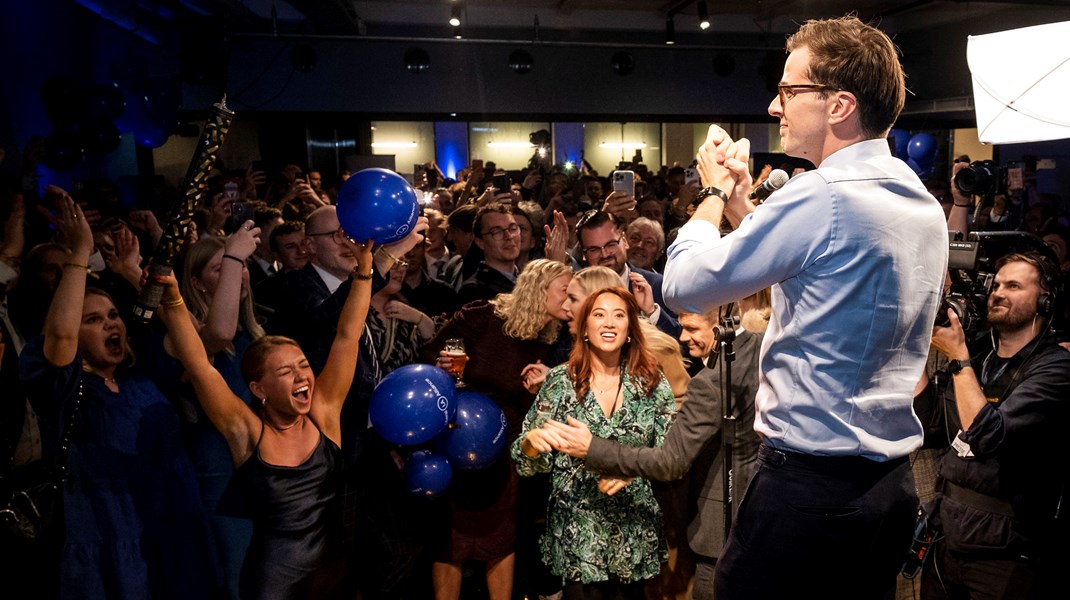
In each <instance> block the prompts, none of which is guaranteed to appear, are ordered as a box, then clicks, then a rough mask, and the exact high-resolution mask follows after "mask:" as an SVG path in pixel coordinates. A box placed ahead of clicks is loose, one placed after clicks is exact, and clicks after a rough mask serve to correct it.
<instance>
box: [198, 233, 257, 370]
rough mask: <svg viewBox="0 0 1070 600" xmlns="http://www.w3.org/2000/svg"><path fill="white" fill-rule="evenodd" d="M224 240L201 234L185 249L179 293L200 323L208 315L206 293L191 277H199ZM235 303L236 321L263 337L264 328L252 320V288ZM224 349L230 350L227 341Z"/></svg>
mask: <svg viewBox="0 0 1070 600" xmlns="http://www.w3.org/2000/svg"><path fill="white" fill-rule="evenodd" d="M224 247H225V244H224V242H223V240H222V239H221V238H218V237H215V236H208V237H203V238H201V239H200V240H198V241H197V243H196V244H193V246H191V247H190V249H189V250H188V251H187V252H186V260H185V261H184V264H183V266H182V297H183V298H185V300H186V305H187V306H189V309H190V312H191V313H193V316H194V317H196V318H197V320H198V321H200V322H201V323H202V324H203V323H204V321H205V319H207V318H208V309H209V308H210V307H209V305H208V297H207V296H206V295H205V292H202V291H201V290H199V289H197V286H195V285H193V278H194V277H197V278H198V279H199V278H201V274H202V273H203V272H204V268H205V267H206V266H207V265H208V261H210V260H211V259H212V257H213V256H215V254H216V252H219V251H220V250H223V249H224ZM240 302H241V304H240V305H239V306H238V323H240V324H241V326H242V328H244V329H245V330H246V331H248V332H249V335H250V336H252V338H253V340H258V339H260V338H262V337H264V328H263V327H261V326H260V323H257V321H256V313H255V311H254V309H253V291H252V290H249V293H248V294H246V295H245V298H243V299H242V300H241V301H240ZM227 352H228V353H233V352H234V347H233V345H232V344H228V345H227Z"/></svg>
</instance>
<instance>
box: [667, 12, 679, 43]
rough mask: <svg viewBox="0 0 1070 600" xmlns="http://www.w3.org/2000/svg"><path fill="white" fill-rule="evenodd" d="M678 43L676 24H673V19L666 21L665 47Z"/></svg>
mask: <svg viewBox="0 0 1070 600" xmlns="http://www.w3.org/2000/svg"><path fill="white" fill-rule="evenodd" d="M675 43H676V24H675V23H673V21H672V17H669V18H668V19H665V45H666V46H672V45H673V44H675Z"/></svg>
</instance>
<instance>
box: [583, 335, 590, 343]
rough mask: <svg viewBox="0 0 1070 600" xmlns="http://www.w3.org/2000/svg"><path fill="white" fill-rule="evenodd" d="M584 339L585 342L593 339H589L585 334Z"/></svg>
mask: <svg viewBox="0 0 1070 600" xmlns="http://www.w3.org/2000/svg"><path fill="white" fill-rule="evenodd" d="M583 341H585V342H589V341H591V340H590V339H588V338H587V336H583Z"/></svg>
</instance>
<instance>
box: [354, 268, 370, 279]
mask: <svg viewBox="0 0 1070 600" xmlns="http://www.w3.org/2000/svg"><path fill="white" fill-rule="evenodd" d="M373 274H374V272H373V273H368V274H367V275H365V274H363V273H358V272H357V271H356V269H354V270H353V272H352V273H350V274H349V277H350V279H357V280H360V281H371V280H372V275H373Z"/></svg>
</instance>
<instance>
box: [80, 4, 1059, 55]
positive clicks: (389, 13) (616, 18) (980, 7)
mask: <svg viewBox="0 0 1070 600" xmlns="http://www.w3.org/2000/svg"><path fill="white" fill-rule="evenodd" d="M71 1H72V2H73V3H75V4H79V5H81V6H83V7H85V8H88V9H90V10H92V11H93V12H95V13H97V14H98V15H100V16H102V17H103V18H106V19H108V20H111V21H113V22H116V23H117V24H120V25H121V26H122V23H125V24H126V26H125V28H127V29H133V30H134V31H135V32H138V31H141V32H145V33H147V34H148V35H155V34H162V33H163V32H166V31H167V30H168V29H169V28H172V27H173V26H174V23H175V22H176V21H177V22H182V23H189V22H200V23H210V24H211V26H212V28H213V29H217V30H222V31H223V32H225V33H226V34H230V35H235V34H299V35H341V36H350V35H362V36H372V37H410V38H418V37H445V36H449V35H450V33H451V32H452V31H453V29H452V28H450V26H449V25H447V23H446V21H447V20H448V18H449V16H450V11H451V9H452V8H453V6H454V5H455V4H459V5H460V8H459V10H460V12H461V21H462V28H463V30H464V35H465V37H466V38H469V39H535V38H537V39H539V40H541V41H554V40H566V41H577V40H578V39H583V38H584V36H589V38H590V39H591V41H594V42H622V41H638V42H640V43H642V42H645V41H654V38H653V37H652V38H651V39H650V40H647V39H645V38H644V37H642V36H645V35H650V36H660V35H664V31H665V22H666V19H667V17H670V16H672V17H674V19H673V20H674V25H675V29H676V32H677V34H678V35H679V36H680V37H681V40H680V41H681V43H684V44H715V43H716V42H715V41H714V40H716V37H717V35H718V34H719V33H721V34H724V33H729V34H763V33H786V32H790V31H792V30H794V29H795V28H796V26H797V25H796V24H797V23H798V22H801V21H803V20H806V19H809V18H821V17H829V16H838V15H843V14H847V13H851V12H853V13H855V14H857V15H858V16H860V17H862V18H863V19H866V20H878V21H880V23H881V26H882V28H883V29H885V30H888V31H889V32H890V33H899V32H908V31H917V30H925V29H926V28H931V27H934V26H938V25H941V24H944V23H948V22H954V21H956V20H959V19H976V18H982V19H986V20H991V21H992V22H995V23H998V22H999V21H1000V19H1001V18H1002V17H1003V16H1007V15H1011V14H1013V15H1014V16H1016V17H1019V18H1020V17H1022V16H1023V15H1026V16H1028V15H1029V14H1035V15H1036V18H1037V19H1042V20H1043V21H1046V22H1051V21H1061V20H1070V2H1067V1H1066V0H1032V1H1023V0H1017V1H1014V0H1004V1H1002V2H971V1H964V0H914V1H902V0H901V1H889V0H708V1H707V2H706V6H707V7H708V13H709V16H710V22H711V27H710V29H709V30H708V31H705V32H702V31H700V30H699V27H698V19H697V13H698V4H699V2H697V1H696V0H372V1H360V0H152V1H139V2H128V1H124V0H71ZM154 32H155V33H154ZM636 35H638V36H640V37H639V38H638V39H636V38H635V36H636ZM157 37H161V35H157Z"/></svg>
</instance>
